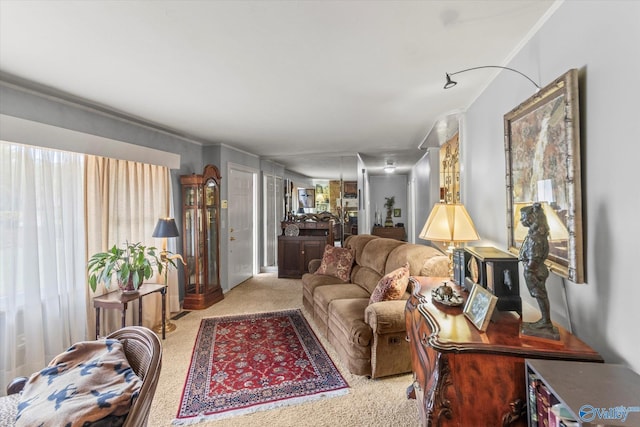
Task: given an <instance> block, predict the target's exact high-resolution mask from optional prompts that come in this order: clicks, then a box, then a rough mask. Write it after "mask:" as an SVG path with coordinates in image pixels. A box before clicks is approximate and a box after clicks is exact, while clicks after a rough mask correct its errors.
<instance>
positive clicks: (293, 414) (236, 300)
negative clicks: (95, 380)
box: [149, 273, 418, 427]
mask: <svg viewBox="0 0 640 427" xmlns="http://www.w3.org/2000/svg"><path fill="white" fill-rule="evenodd" d="M293 308H300V309H302V311H303V313H304V314H305V317H306V318H307V320H308V321H309V323H310V324H311V326H312V327H313V328H314V330H315V325H314V323H313V321H312V320H311V318H310V316H309V314H308V313H306V312H305V310H304V309H303V307H302V284H301V282H300V280H294V279H277V278H276V275H275V274H274V273H264V274H259V275H257V276H255V277H254V278H252V279H250V280H248V281H246V282H244V283H242V284H240V285H238V286H236V287H235V288H234V289H232V290H231V291H229V292H228V293H227V294H225V299H224V300H223V301H221V302H219V303H218V304H215V305H213V306H212V307H209V308H208V309H206V310H200V311H192V312H189V313H188V314H187V315H185V316H182V317H180V318H179V319H177V320H173V323H175V324H176V326H177V329H176V331H175V332H172V333H170V334H168V335H167V339H166V340H164V341H163V359H162V373H161V375H160V382H159V384H158V389H157V390H156V394H155V398H154V401H153V405H152V407H151V414H150V416H149V426H154V427H155V426H170V425H171V421H172V420H173V419H174V418H175V416H176V413H177V410H178V404H179V402H180V396H181V393H182V387H183V385H184V380H185V376H186V373H187V369H188V367H189V360H190V357H191V350H192V349H193V343H194V342H195V337H196V334H197V332H198V328H199V326H200V320H201V319H202V318H204V317H212V316H225V315H234V314H243V313H257V312H268V311H276V310H286V309H293ZM316 335H318V338H319V339H320V340H321V341H322V345H323V346H324V347H325V349H326V350H327V353H329V356H331V358H332V359H333V361H334V363H335V364H336V366H337V367H338V369H339V370H340V373H341V374H342V375H343V376H344V378H345V380H346V381H347V382H348V383H349V386H350V387H351V388H350V389H349V394H347V395H344V396H338V397H331V398H328V399H322V400H319V401H314V402H308V403H302V404H299V405H295V406H290V407H284V408H278V409H273V410H267V411H261V412H256V413H253V414H249V415H242V416H238V417H234V418H229V419H225V420H220V421H210V422H204V423H200V424H196V426H202V427H207V426H215V427H217V426H225V427H226V426H243V427H245V426H248V427H251V426H256V427H258V426H260V427H262V426H266V425H269V426H272V427H289V426H291V427H294V426H314V427H316V426H318V427H322V426H326V427H337V426H339V427H350V426H358V427H359V426H363V427H364V426H381V427H382V426H385V427H386V426H392V425H393V426H416V425H418V414H417V408H416V403H415V401H414V400H408V399H407V398H406V397H405V391H406V388H407V386H409V384H411V381H412V379H411V375H410V374H407V375H400V376H394V377H389V378H383V379H378V380H371V379H368V378H366V377H361V376H355V375H351V374H350V373H349V371H347V370H346V368H344V366H343V365H342V364H341V362H340V359H339V358H338V356H337V355H336V353H335V351H334V350H333V348H332V347H331V345H330V344H329V343H328V342H327V341H326V340H324V339H323V338H322V337H321V336H320V335H319V334H318V333H317V330H316Z"/></svg>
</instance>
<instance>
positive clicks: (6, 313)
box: [0, 141, 87, 395]
mask: <svg viewBox="0 0 640 427" xmlns="http://www.w3.org/2000/svg"><path fill="white" fill-rule="evenodd" d="M83 163H84V156H83V155H81V154H74V153H68V152H61V151H55V150H50V149H41V148H37V147H30V146H25V145H18V144H13V143H8V142H4V141H0V231H1V234H0V349H1V350H0V382H1V385H0V395H4V394H5V387H6V384H7V383H8V381H10V380H11V379H13V378H14V377H16V376H20V375H30V374H31V373H33V372H35V371H37V370H39V369H41V368H42V367H43V366H45V365H46V364H47V363H48V362H49V360H51V359H52V358H53V357H54V356H55V355H57V354H59V353H60V352H62V351H64V350H65V349H66V348H67V347H68V346H69V345H71V344H72V343H74V342H77V341H81V340H84V339H86V336H87V311H86V310H87V307H86V300H87V282H86V272H85V267H86V253H85V240H86V239H85V229H84V223H85V221H84V193H83V178H84V175H83Z"/></svg>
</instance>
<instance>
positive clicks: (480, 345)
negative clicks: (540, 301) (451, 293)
mask: <svg viewBox="0 0 640 427" xmlns="http://www.w3.org/2000/svg"><path fill="white" fill-rule="evenodd" d="M443 280H446V278H432V277H415V278H411V282H412V284H413V292H412V295H411V297H410V298H409V300H408V301H407V305H406V310H405V320H406V328H407V340H408V341H409V343H410V349H411V350H410V351H411V362H412V367H413V377H414V381H413V384H412V385H411V386H410V387H409V389H408V390H407V393H408V396H409V397H412V398H415V399H416V403H417V405H418V411H419V414H420V418H421V422H422V424H423V425H426V426H431V425H436V426H461V427H462V426H507V425H515V426H525V425H527V416H526V412H527V398H528V393H527V387H526V380H525V359H527V358H529V359H555V360H573V361H584V362H602V358H601V356H600V355H599V354H598V353H597V352H595V351H594V350H593V349H591V348H590V347H589V346H588V345H586V344H585V343H583V342H582V341H580V340H579V339H578V338H576V337H575V336H573V335H572V334H570V333H569V332H568V331H566V330H565V329H563V328H560V327H559V330H560V337H561V339H560V341H559V342H553V343H552V342H549V341H543V340H536V339H531V338H527V337H521V336H520V324H521V318H520V316H518V315H517V314H516V313H515V312H511V311H508V312H507V311H498V310H496V311H494V315H493V317H492V321H491V323H490V324H489V326H488V328H487V331H486V332H480V331H479V330H478V329H476V328H475V327H474V326H473V325H472V324H471V322H469V321H468V320H467V318H466V317H465V316H464V314H463V312H462V311H463V307H464V305H461V306H456V307H452V306H446V305H443V304H440V303H438V302H434V301H432V299H431V291H432V290H433V289H435V288H436V287H438V286H440V285H441V284H442V282H443ZM452 287H453V288H454V290H455V291H456V292H459V293H460V294H461V295H462V296H463V297H464V299H465V301H466V298H467V297H468V294H467V293H466V292H465V291H464V290H462V289H461V288H460V286H458V285H455V284H452ZM523 310H524V313H523V314H524V317H525V319H527V318H529V316H531V317H533V318H534V317H536V313H535V311H534V310H533V308H532V307H530V306H529V305H525V306H524V307H523Z"/></svg>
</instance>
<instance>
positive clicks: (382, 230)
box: [371, 227, 407, 241]
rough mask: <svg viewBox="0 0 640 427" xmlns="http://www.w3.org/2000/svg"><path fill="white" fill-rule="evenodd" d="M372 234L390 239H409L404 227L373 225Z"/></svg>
mask: <svg viewBox="0 0 640 427" xmlns="http://www.w3.org/2000/svg"><path fill="white" fill-rule="evenodd" d="M371 234H373V235H374V236H379V237H386V238H388V239H396V240H402V241H405V240H407V234H406V233H405V231H404V227H373V230H372V231H371Z"/></svg>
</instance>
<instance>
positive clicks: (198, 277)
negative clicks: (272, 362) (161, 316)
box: [180, 165, 224, 310]
mask: <svg viewBox="0 0 640 427" xmlns="http://www.w3.org/2000/svg"><path fill="white" fill-rule="evenodd" d="M180 184H182V239H183V244H184V253H183V255H184V259H185V262H186V264H187V265H186V266H185V269H184V272H185V296H184V303H183V307H184V308H185V310H200V309H203V308H207V307H209V306H211V305H212V304H214V303H216V302H218V301H220V300H222V299H223V298H224V295H223V293H222V286H221V285H220V270H219V266H220V254H219V252H220V241H219V236H220V218H219V217H220V172H219V171H218V169H217V168H216V167H215V166H213V165H207V166H206V167H205V168H204V172H203V174H202V175H197V174H192V175H183V176H181V177H180Z"/></svg>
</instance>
